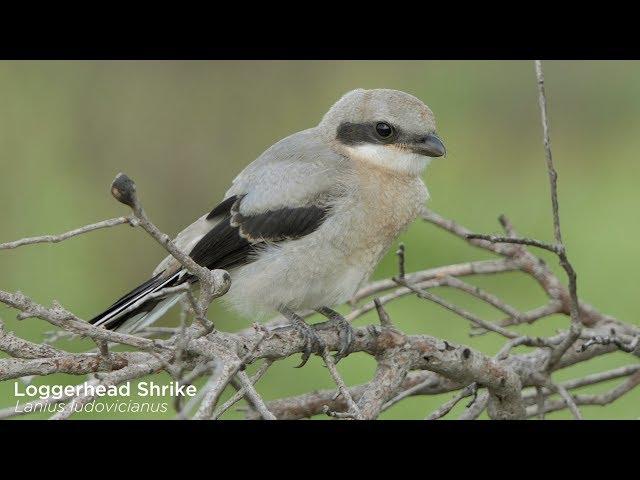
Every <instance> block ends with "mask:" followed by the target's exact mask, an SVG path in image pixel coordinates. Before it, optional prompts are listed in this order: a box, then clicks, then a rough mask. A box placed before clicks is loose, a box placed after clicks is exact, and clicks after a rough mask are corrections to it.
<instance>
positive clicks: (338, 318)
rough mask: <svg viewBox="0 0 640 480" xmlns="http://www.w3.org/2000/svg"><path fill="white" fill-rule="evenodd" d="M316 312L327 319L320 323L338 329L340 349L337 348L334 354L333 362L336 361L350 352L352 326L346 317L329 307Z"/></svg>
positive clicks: (352, 336) (352, 337) (352, 334)
mask: <svg viewBox="0 0 640 480" xmlns="http://www.w3.org/2000/svg"><path fill="white" fill-rule="evenodd" d="M317 312H318V313H319V314H320V315H323V316H325V317H327V318H328V319H329V321H328V322H326V323H324V324H321V325H325V326H326V328H335V329H337V330H338V338H339V339H340V350H338V353H336V354H335V356H334V358H335V362H336V363H338V362H339V361H340V360H342V359H343V358H344V357H346V356H347V355H349V354H350V353H351V346H352V345H353V339H354V333H353V327H352V326H351V323H349V322H348V321H347V319H346V318H344V317H343V316H342V315H340V314H339V313H338V312H336V311H334V310H331V309H330V308H327V307H323V308H320V309H318V310H317Z"/></svg>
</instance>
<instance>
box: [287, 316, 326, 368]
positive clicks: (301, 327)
mask: <svg viewBox="0 0 640 480" xmlns="http://www.w3.org/2000/svg"><path fill="white" fill-rule="evenodd" d="M293 326H294V328H295V329H296V330H297V331H298V333H300V335H302V337H303V338H304V339H305V346H304V350H303V352H302V361H301V362H300V365H297V366H296V368H300V367H303V366H304V365H305V364H306V363H307V361H308V360H309V357H310V356H311V354H312V353H316V354H318V355H322V354H323V353H324V349H325V344H324V342H323V341H322V339H321V338H320V336H319V335H318V332H316V331H315V329H314V328H313V327H311V326H309V325H307V324H306V323H305V322H304V320H302V319H300V321H295V322H293Z"/></svg>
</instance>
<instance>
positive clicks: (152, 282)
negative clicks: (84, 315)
mask: <svg viewBox="0 0 640 480" xmlns="http://www.w3.org/2000/svg"><path fill="white" fill-rule="evenodd" d="M186 273H187V272H186V271H185V270H181V271H179V272H176V273H175V274H174V275H172V276H170V277H168V278H163V277H162V273H159V274H158V275H156V276H154V277H153V278H150V279H149V280H147V281H146V282H144V283H143V284H141V285H139V286H138V287H136V288H135V289H133V290H132V291H131V292H129V293H127V294H126V295H124V296H123V297H121V298H119V299H118V300H117V301H116V302H115V303H114V304H113V305H111V306H110V307H109V308H107V309H106V310H105V311H104V312H102V313H101V314H99V315H97V316H95V317H94V318H92V319H91V320H90V321H89V322H90V323H92V324H93V325H95V326H96V327H104V328H106V329H108V330H118V331H120V332H123V333H129V332H132V331H134V330H138V329H140V328H144V327H146V326H148V325H151V324H152V323H153V322H155V321H156V320H157V319H158V318H160V317H161V316H162V315H164V314H165V313H166V312H167V310H169V309H170V308H171V307H172V306H174V305H175V304H176V302H178V300H180V298H181V296H182V295H184V293H174V294H169V295H167V296H165V297H156V298H152V299H150V300H148V301H146V302H141V303H140V305H139V306H138V307H137V308H135V309H133V310H128V309H129V307H131V306H132V305H134V304H135V303H136V302H140V300H142V299H144V297H147V296H149V295H151V294H153V293H156V292H159V291H160V290H162V289H164V288H168V287H173V286H176V285H179V284H180V283H183V282H184V281H185V274H186Z"/></svg>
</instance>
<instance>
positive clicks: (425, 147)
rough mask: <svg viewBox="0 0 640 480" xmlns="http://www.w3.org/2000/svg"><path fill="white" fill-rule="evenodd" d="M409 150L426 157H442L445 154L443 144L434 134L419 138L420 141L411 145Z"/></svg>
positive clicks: (445, 150)
mask: <svg viewBox="0 0 640 480" xmlns="http://www.w3.org/2000/svg"><path fill="white" fill-rule="evenodd" d="M411 149H412V150H413V151H414V152H416V153H419V154H420V155H425V156H427V157H442V156H443V155H445V154H446V153H447V149H446V148H445V146H444V143H442V140H440V139H439V138H438V136H437V135H436V134H434V133H430V134H429V135H427V136H425V137H422V138H420V140H418V141H417V142H415V143H413V144H412V145H411Z"/></svg>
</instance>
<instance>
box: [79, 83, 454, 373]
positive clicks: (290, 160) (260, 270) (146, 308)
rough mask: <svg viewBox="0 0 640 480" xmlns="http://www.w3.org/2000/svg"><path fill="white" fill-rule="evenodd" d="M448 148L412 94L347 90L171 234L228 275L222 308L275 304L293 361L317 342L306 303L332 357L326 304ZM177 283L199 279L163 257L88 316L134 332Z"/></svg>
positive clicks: (352, 277)
mask: <svg viewBox="0 0 640 480" xmlns="http://www.w3.org/2000/svg"><path fill="white" fill-rule="evenodd" d="M445 154H446V149H445V146H444V143H443V141H442V140H441V139H440V137H439V136H438V134H437V133H436V124H435V117H434V114H433V112H432V111H431V110H430V109H429V107H428V106H427V105H425V104H424V103H423V102H422V101H421V100H420V99H418V98H417V97H415V96H413V95H411V94H409V93H405V92H402V91H399V90H391V89H368V90H366V89H356V90H352V91H350V92H348V93H346V94H344V95H343V96H342V97H341V98H340V99H339V100H338V101H337V102H336V103H335V104H334V105H333V106H332V107H331V108H330V109H329V110H328V111H327V113H326V114H325V115H324V116H323V117H322V119H321V121H320V122H319V123H318V125H317V126H315V127H312V128H309V129H306V130H302V131H300V132H297V133H294V134H292V135H290V136H288V137H286V138H284V139H282V140H280V141H278V142H277V143H275V144H274V145H272V146H271V147H269V148H268V149H267V150H266V151H264V153H262V154H261V155H260V156H259V157H258V158H257V159H256V160H254V161H253V162H252V163H250V164H249V165H248V166H247V167H245V168H244V170H242V171H241V172H240V174H239V175H238V176H237V177H236V178H235V179H234V180H233V182H232V185H231V187H230V188H229V190H228V191H227V192H226V194H225V195H224V198H223V200H222V201H221V202H220V203H219V204H218V205H216V206H215V207H214V208H213V209H212V210H210V211H208V212H207V213H205V214H204V215H203V216H201V217H200V218H198V219H197V220H196V221H195V222H193V223H192V224H191V225H189V226H188V227H186V228H185V229H184V230H182V232H180V233H179V234H178V235H177V236H176V237H175V239H174V242H175V245H176V246H177V247H178V248H180V249H181V250H182V251H184V252H185V253H188V254H189V256H190V257H191V258H192V259H193V260H194V261H195V262H196V263H198V264H199V265H201V266H203V267H207V268H209V269H212V270H213V269H223V270H226V271H227V272H228V274H229V275H230V277H231V286H230V288H229V290H228V292H227V293H226V295H224V296H223V297H222V300H223V302H224V303H225V304H226V305H227V306H228V307H230V308H231V309H233V310H235V311H237V312H238V313H240V314H241V315H242V316H245V317H249V318H253V319H256V318H258V319H260V318H263V317H264V316H265V315H267V314H270V313H276V312H279V313H280V314H282V315H283V316H284V317H285V318H286V319H288V320H289V322H290V323H291V324H292V325H293V326H295V327H296V328H297V329H298V330H299V331H300V333H301V334H302V335H303V336H304V338H305V348H304V352H303V357H302V362H301V364H300V365H299V366H302V365H304V363H306V361H307V359H308V358H309V356H310V355H311V354H312V353H318V352H319V349H321V348H322V343H321V341H320V339H319V336H318V335H317V332H316V330H315V329H314V328H313V327H312V326H310V325H308V324H307V323H306V322H305V321H304V319H303V318H302V316H301V315H300V312H303V311H315V312H317V313H319V314H320V315H322V316H324V317H326V318H327V319H328V320H327V322H326V323H329V324H331V325H333V326H335V327H336V328H337V329H338V332H339V335H340V350H339V351H338V353H337V354H336V360H339V359H341V358H344V357H345V356H346V355H348V353H349V348H350V346H351V344H352V342H353V330H352V328H351V326H350V324H349V322H347V321H346V320H345V319H344V317H342V316H341V315H340V314H339V313H338V312H336V311H335V310H333V309H332V307H334V306H336V305H339V304H342V303H345V302H346V301H348V300H349V299H350V298H351V297H352V296H353V295H354V294H355V292H356V291H357V290H358V289H359V288H360V287H361V286H362V285H363V284H364V283H365V282H367V280H368V279H369V277H370V276H371V275H372V273H373V271H374V269H375V267H376V265H377V264H378V263H379V261H380V260H381V259H382V257H383V256H384V254H385V253H386V252H387V251H388V250H389V248H390V247H391V245H392V244H393V242H394V241H395V240H396V238H397V237H398V236H399V235H400V234H401V233H402V232H403V231H404V230H405V229H406V228H407V227H408V225H409V224H410V223H411V222H412V221H413V220H415V219H416V218H417V217H418V216H419V214H420V212H421V211H422V209H423V207H424V204H425V202H426V201H427V200H428V198H429V193H428V190H427V187H426V185H425V183H424V182H423V180H422V178H421V175H422V173H423V171H424V170H425V168H426V167H427V165H428V164H429V163H430V161H431V159H433V158H436V157H442V156H444V155H445ZM184 282H191V283H195V282H197V279H196V278H195V277H194V276H193V275H190V274H189V272H188V271H186V270H185V269H184V267H183V266H182V265H181V264H180V263H179V262H178V261H177V260H176V259H175V258H173V257H172V256H168V257H166V258H165V259H164V260H163V261H162V262H160V264H159V265H158V266H157V267H156V269H155V270H154V272H153V274H152V276H151V278H149V279H148V280H147V281H145V282H144V283H142V284H141V285H139V286H138V287H136V288H135V289H133V290H132V291H130V292H129V293H127V294H126V295H124V296H122V297H121V298H120V299H118V300H117V301H115V302H114V303H113V304H112V305H111V306H110V307H109V308H107V309H106V310H105V311H104V312H102V313H100V314H99V315H97V316H95V317H94V318H93V319H91V320H90V323H92V324H93V325H95V326H98V327H103V328H106V329H109V330H118V331H121V332H126V333H132V332H135V331H137V330H139V329H141V328H143V327H146V326H148V325H151V324H152V323H153V322H154V321H156V320H157V319H158V318H160V317H161V316H162V315H164V314H165V313H166V312H167V310H168V309H169V308H171V307H172V306H173V305H174V304H175V303H176V302H177V301H178V300H179V299H180V297H181V295H185V293H184V292H178V293H175V292H174V293H173V294H167V295H166V296H162V295H161V296H158V292H160V291H161V290H162V289H165V288H168V287H173V286H177V285H180V284H182V283H184ZM154 293H156V295H151V294H154ZM145 297H149V299H148V301H144V298H145ZM136 302H138V305H139V306H138V307H136V308H135V309H130V308H128V307H130V306H131V305H133V304H134V303H136Z"/></svg>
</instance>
